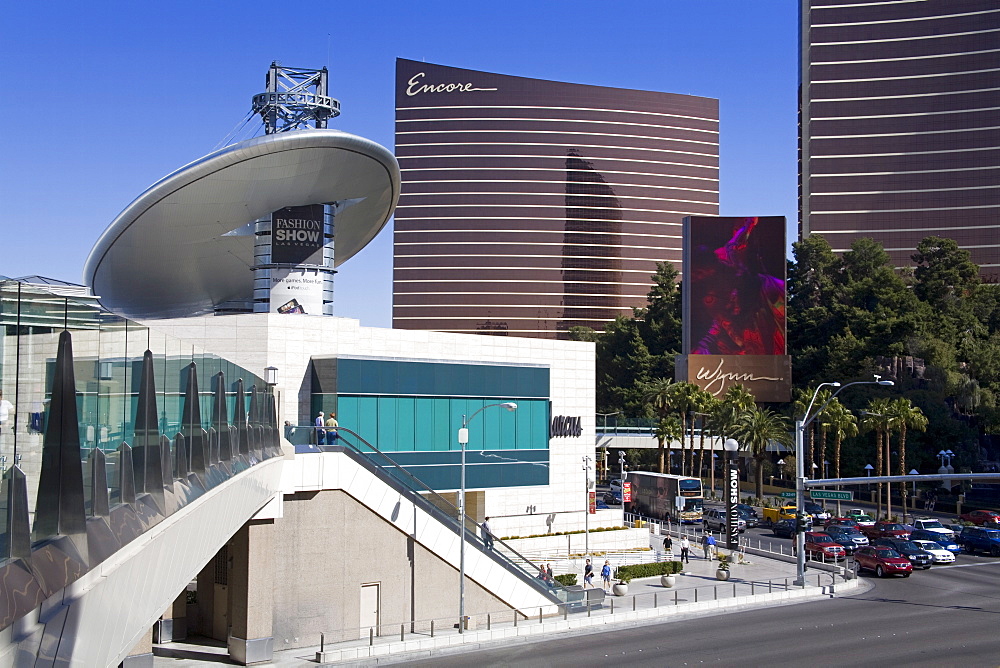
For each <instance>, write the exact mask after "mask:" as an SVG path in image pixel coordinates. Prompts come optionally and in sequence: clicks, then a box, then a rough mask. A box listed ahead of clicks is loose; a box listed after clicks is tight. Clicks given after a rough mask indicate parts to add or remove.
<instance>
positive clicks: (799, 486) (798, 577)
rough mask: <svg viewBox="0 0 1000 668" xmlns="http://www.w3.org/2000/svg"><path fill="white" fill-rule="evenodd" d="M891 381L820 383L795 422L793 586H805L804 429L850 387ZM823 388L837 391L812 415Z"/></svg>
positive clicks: (890, 382) (883, 383) (891, 383)
mask: <svg viewBox="0 0 1000 668" xmlns="http://www.w3.org/2000/svg"><path fill="white" fill-rule="evenodd" d="M893 384H894V383H893V382H892V381H891V380H882V378H881V377H880V376H877V375H876V376H875V380H856V381H854V382H853V383H848V384H847V385H841V384H840V383H839V382H836V381H834V382H832V383H820V384H819V385H817V386H816V391H815V392H813V396H812V399H810V400H809V406H808V407H806V412H805V414H804V415H803V416H802V419H801V420H797V421H796V422H795V512H796V514H797V515H798V518H797V519H796V523H795V550H796V557H795V584H796V585H797V586H800V587H804V586H805V584H806V551H805V539H806V537H805V532H804V529H805V527H804V522H800V521H798V520H799V519H801V518H802V517H803V510H802V509H803V508H804V507H805V478H806V467H805V456H804V454H805V433H806V427H808V426H809V424H810V423H811V422H812V421H813V420H815V419H816V416H817V415H819V414H820V413H822V412H823V409H825V408H826V407H827V405H828V404H829V403H830V402H831V401H833V399H834V397H836V396H837V395H838V394H840V393H841V392H843V391H844V390H846V389H847V388H849V387H851V386H852V385H893ZM824 387H835V388H837V390H836V391H835V392H834V393H833V394H831V395H830V398H829V399H827V400H826V402H825V403H824V404H823V405H822V406H820V407H819V408H818V409H817V410H816V412H815V413H814V412H813V410H812V408H813V404H814V403H816V397H818V396H819V391H820V390H821V389H823V388H824Z"/></svg>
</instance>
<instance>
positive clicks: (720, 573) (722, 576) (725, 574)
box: [715, 568, 729, 581]
mask: <svg viewBox="0 0 1000 668" xmlns="http://www.w3.org/2000/svg"><path fill="white" fill-rule="evenodd" d="M715 579H716V580H723V581H725V580H728V579H729V571H724V570H722V569H721V568H720V569H719V570H717V571H715Z"/></svg>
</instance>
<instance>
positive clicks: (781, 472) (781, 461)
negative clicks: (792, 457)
mask: <svg viewBox="0 0 1000 668" xmlns="http://www.w3.org/2000/svg"><path fill="white" fill-rule="evenodd" d="M784 479H785V460H784V459H779V460H778V480H784Z"/></svg>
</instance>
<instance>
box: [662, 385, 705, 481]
mask: <svg viewBox="0 0 1000 668" xmlns="http://www.w3.org/2000/svg"><path fill="white" fill-rule="evenodd" d="M703 391H704V390H702V389H701V388H700V387H698V386H697V385H695V384H694V383H688V382H680V383H674V384H673V385H671V386H670V405H671V408H672V409H673V410H674V411H676V412H677V413H678V414H679V415H680V417H681V429H682V434H681V475H687V474H688V468H689V467H688V465H687V464H688V457H687V450H686V448H685V447H684V436H683V434H685V433H687V418H688V413H690V412H691V411H692V410H695V406H696V405H697V404H698V393H700V392H703ZM690 450H691V460H692V461H691V467H690V468H692V469H693V468H694V461H693V460H694V443H692V444H691V448H690ZM692 473H693V471H692Z"/></svg>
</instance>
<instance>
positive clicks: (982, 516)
mask: <svg viewBox="0 0 1000 668" xmlns="http://www.w3.org/2000/svg"><path fill="white" fill-rule="evenodd" d="M958 519H960V520H964V521H966V522H972V523H973V524H975V525H976V526H979V527H981V526H983V525H984V524H986V523H987V522H995V523H1000V513H997V512H993V511H992V510H973V511H972V512H968V513H962V514H961V515H959V516H958Z"/></svg>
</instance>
